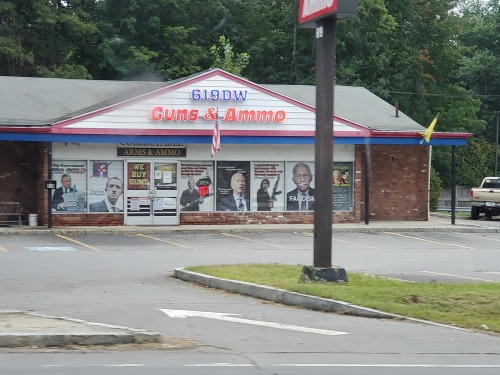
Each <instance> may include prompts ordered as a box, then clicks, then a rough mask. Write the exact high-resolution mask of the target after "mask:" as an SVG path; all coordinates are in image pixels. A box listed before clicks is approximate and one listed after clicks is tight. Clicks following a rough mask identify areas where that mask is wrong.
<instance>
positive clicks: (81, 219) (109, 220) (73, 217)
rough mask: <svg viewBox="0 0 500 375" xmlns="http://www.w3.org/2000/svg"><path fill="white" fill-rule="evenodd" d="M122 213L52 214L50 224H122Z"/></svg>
mask: <svg viewBox="0 0 500 375" xmlns="http://www.w3.org/2000/svg"><path fill="white" fill-rule="evenodd" d="M123 217H124V216H123V214H115V213H109V214H53V215H52V225H53V226H55V227H59V226H60V227H64V226H69V227H72V226H75V227H77V226H91V227H109V226H117V225H123Z"/></svg>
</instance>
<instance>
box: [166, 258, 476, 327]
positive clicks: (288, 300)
mask: <svg viewBox="0 0 500 375" xmlns="http://www.w3.org/2000/svg"><path fill="white" fill-rule="evenodd" d="M174 277H175V278H177V279H179V280H182V281H187V282H192V283H195V284H199V285H203V286H206V287H209V288H214V289H220V290H225V291H228V292H231V293H236V294H241V295H244V296H248V297H253V298H258V299H262V300H265V301H272V302H277V303H282V304H284V305H289V306H295V307H303V308H306V309H309V310H315V311H324V312H333V313H337V314H344V315H351V316H358V317H363V318H374V319H398V320H407V321H410V322H414V323H419V324H427V325H433V326H438V327H444V328H449V329H454V330H458V331H464V332H473V331H472V330H470V329H467V328H461V327H456V326H453V325H449V324H443V323H436V322H432V321H429V320H424V319H418V318H411V317H408V316H404V315H398V314H390V313H386V312H383V311H379V310H375V309H371V308H368V307H363V306H358V305H353V304H351V303H348V302H344V301H337V300H333V299H327V298H321V297H313V296H309V295H306V294H301V293H295V292H289V291H286V290H283V289H278V288H272V287H268V286H265V285H259V284H254V283H249V282H244V281H235V280H229V279H220V278H217V277H213V276H208V275H205V274H201V273H197V272H191V271H186V270H185V269H184V268H183V267H179V268H176V269H175V270H174Z"/></svg>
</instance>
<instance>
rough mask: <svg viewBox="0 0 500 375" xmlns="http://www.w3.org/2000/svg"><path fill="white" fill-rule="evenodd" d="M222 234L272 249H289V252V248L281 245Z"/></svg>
mask: <svg viewBox="0 0 500 375" xmlns="http://www.w3.org/2000/svg"><path fill="white" fill-rule="evenodd" d="M221 234H222V235H223V236H228V237H234V238H239V239H240V240H245V241H252V242H257V243H260V244H263V245H266V246H272V247H277V248H278V249H287V250H288V247H284V246H280V245H274V244H272V243H269V242H265V241H257V240H253V239H251V238H246V237H241V236H236V235H234V234H229V233H221Z"/></svg>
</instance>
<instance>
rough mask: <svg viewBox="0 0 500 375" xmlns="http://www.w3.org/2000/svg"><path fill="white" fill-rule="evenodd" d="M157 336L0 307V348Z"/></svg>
mask: <svg viewBox="0 0 500 375" xmlns="http://www.w3.org/2000/svg"><path fill="white" fill-rule="evenodd" d="M160 341H161V335H160V334H159V333H156V332H148V331H144V330H140V329H133V328H128V327H120V326H113V325H109V324H101V323H91V322H86V321H84V320H79V319H71V318H66V317H54V316H48V315H42V314H37V313H34V312H29V311H17V310H0V348H1V347H11V348H12V347H65V346H72V345H77V346H89V345H118V344H145V343H159V342H160Z"/></svg>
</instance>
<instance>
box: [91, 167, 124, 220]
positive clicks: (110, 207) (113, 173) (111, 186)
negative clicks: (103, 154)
mask: <svg viewBox="0 0 500 375" xmlns="http://www.w3.org/2000/svg"><path fill="white" fill-rule="evenodd" d="M90 163H91V164H92V174H91V175H89V179H88V186H89V194H88V200H89V212H123V191H124V188H125V187H124V184H123V162H122V161H112V160H92V161H90Z"/></svg>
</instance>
